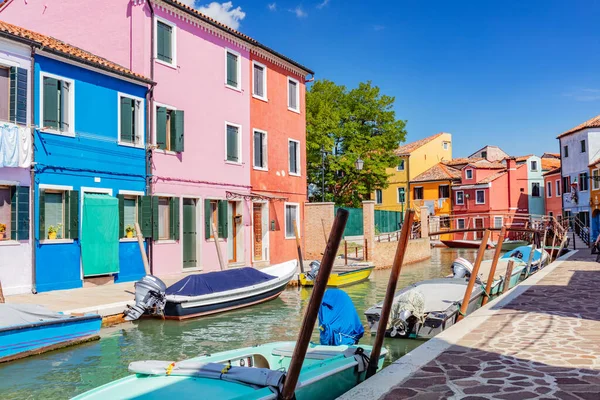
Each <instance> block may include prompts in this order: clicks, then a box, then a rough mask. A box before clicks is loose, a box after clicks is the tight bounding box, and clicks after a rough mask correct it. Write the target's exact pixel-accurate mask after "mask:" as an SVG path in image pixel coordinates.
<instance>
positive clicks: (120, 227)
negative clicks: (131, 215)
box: [117, 194, 125, 238]
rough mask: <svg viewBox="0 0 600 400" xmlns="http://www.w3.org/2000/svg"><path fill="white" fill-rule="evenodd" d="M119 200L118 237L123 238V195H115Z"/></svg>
mask: <svg viewBox="0 0 600 400" xmlns="http://www.w3.org/2000/svg"><path fill="white" fill-rule="evenodd" d="M117 199H119V237H120V238H121V237H124V236H125V195H122V194H119V195H117Z"/></svg>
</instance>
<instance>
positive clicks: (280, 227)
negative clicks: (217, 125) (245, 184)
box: [248, 53, 307, 264]
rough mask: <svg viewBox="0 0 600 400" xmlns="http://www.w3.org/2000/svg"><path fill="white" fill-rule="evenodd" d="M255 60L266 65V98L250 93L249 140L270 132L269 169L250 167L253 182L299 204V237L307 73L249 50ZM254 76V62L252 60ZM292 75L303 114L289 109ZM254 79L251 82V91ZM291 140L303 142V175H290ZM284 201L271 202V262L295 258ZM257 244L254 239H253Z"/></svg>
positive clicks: (303, 195)
mask: <svg viewBox="0 0 600 400" xmlns="http://www.w3.org/2000/svg"><path fill="white" fill-rule="evenodd" d="M250 58H251V60H252V61H257V62H259V63H261V64H263V65H265V66H266V67H267V100H268V101H263V100H260V99H257V98H254V97H253V96H252V93H251V94H250V126H251V127H252V129H253V130H252V132H250V135H248V137H250V140H251V141H253V140H254V129H259V130H261V131H266V132H267V164H268V171H261V170H256V169H254V168H251V169H250V182H251V185H252V190H253V191H260V192H268V193H270V194H272V195H275V196H281V197H286V198H287V200H286V202H290V203H298V204H299V205H300V207H299V210H300V225H299V227H298V228H299V229H300V231H301V232H300V236H301V237H303V236H304V232H303V226H304V224H303V221H304V203H305V202H306V191H307V188H306V112H305V111H306V107H305V105H306V103H305V97H306V86H305V79H304V76H302V75H298V74H296V73H293V72H291V71H289V70H287V69H284V68H282V67H280V66H278V65H276V64H274V63H272V62H270V61H268V60H266V59H264V58H261V57H259V56H257V55H256V54H252V53H250ZM250 76H251V77H252V76H253V74H252V63H250ZM288 76H289V77H292V78H294V79H296V80H297V81H299V82H300V84H299V89H300V113H296V112H293V111H290V110H288V93H287V90H288V80H287V78H288ZM252 87H253V82H252V81H251V82H250V90H252ZM288 139H295V140H298V141H299V142H300V176H290V175H289V174H288V170H289V164H288V163H289V160H288ZM250 153H251V156H250V163H251V167H252V165H253V160H254V145H253V142H251V146H250ZM284 204H285V202H283V201H270V202H269V229H271V221H275V230H274V231H272V230H270V231H269V253H270V254H269V260H270V262H271V264H275V263H280V262H283V261H287V260H291V259H296V258H297V250H296V242H295V240H294V239H293V238H292V239H287V238H286V237H285V208H284ZM252 243H254V242H252Z"/></svg>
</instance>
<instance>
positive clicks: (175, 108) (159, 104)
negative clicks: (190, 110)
mask: <svg viewBox="0 0 600 400" xmlns="http://www.w3.org/2000/svg"><path fill="white" fill-rule="evenodd" d="M152 104H153V107H154V110H152V126H153V127H154V129H153V132H152V144H153V145H154V146H157V144H156V136H157V135H156V109H157V108H158V107H164V108H166V109H167V110H171V111H177V107H173V106H170V105H168V104H164V103H159V102H157V101H154V102H152ZM169 145H170V143H169ZM154 151H155V152H159V153H163V154H177V152H176V151H173V150H167V149H159V148H158V147H156V148H155V149H154Z"/></svg>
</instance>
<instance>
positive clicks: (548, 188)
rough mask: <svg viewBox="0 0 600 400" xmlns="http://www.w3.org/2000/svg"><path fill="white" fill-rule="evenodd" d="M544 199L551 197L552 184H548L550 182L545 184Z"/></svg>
mask: <svg viewBox="0 0 600 400" xmlns="http://www.w3.org/2000/svg"><path fill="white" fill-rule="evenodd" d="M546 197H547V198H551V197H552V182H550V181H548V182H546Z"/></svg>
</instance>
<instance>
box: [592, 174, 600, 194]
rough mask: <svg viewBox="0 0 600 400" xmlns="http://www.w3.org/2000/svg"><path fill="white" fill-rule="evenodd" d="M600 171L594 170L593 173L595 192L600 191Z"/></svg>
mask: <svg viewBox="0 0 600 400" xmlns="http://www.w3.org/2000/svg"><path fill="white" fill-rule="evenodd" d="M599 172H600V170H597V169H595V170H593V171H592V189H594V190H598V189H600V176H599V175H600V174H599Z"/></svg>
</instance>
